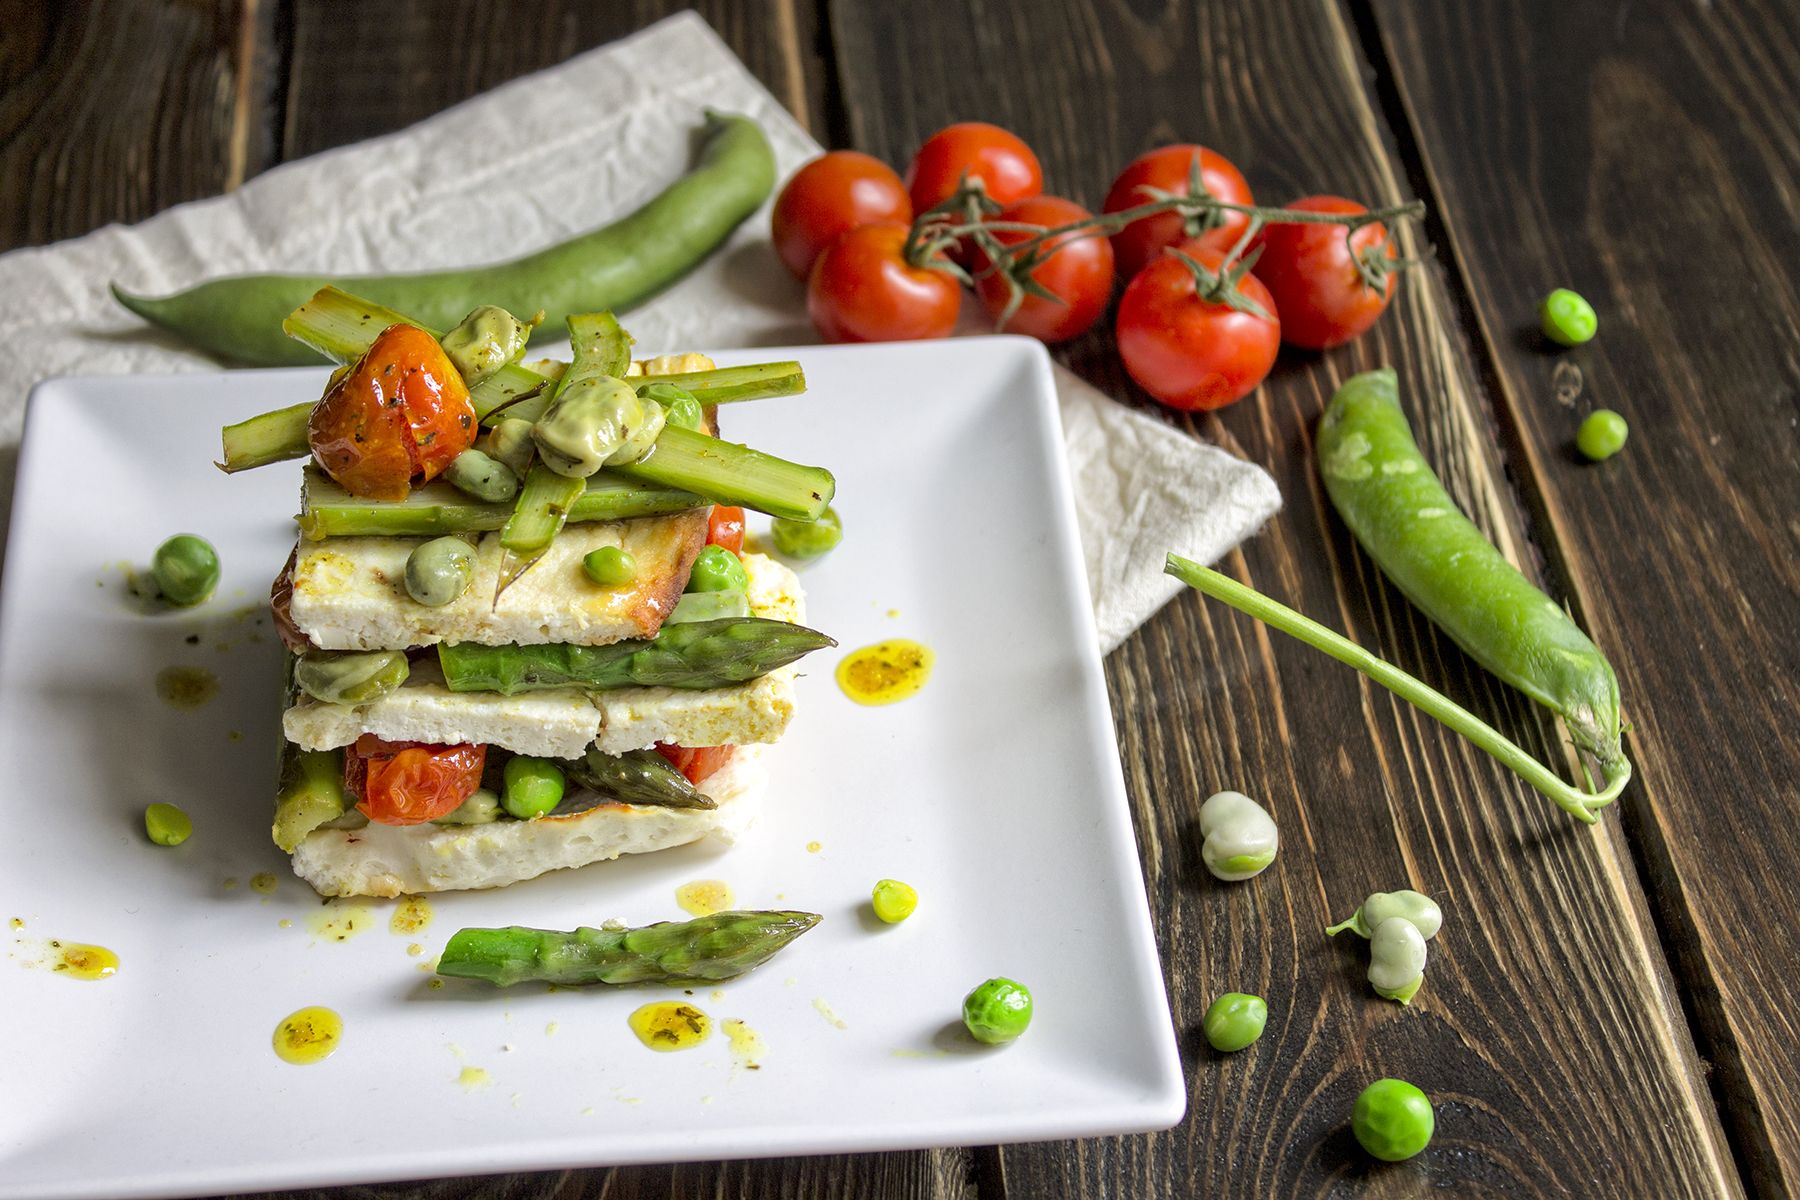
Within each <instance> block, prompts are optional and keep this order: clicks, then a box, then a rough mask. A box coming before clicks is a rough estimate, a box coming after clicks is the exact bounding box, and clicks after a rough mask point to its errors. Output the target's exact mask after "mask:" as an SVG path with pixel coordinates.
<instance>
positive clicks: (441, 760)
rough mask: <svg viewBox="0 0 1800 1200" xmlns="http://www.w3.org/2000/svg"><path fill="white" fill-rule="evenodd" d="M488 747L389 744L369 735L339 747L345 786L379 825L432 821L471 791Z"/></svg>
mask: <svg viewBox="0 0 1800 1200" xmlns="http://www.w3.org/2000/svg"><path fill="white" fill-rule="evenodd" d="M486 764H487V747H486V746H472V745H469V744H467V743H463V744H462V745H457V746H433V745H428V744H426V743H424V742H388V741H383V740H382V739H381V738H378V737H376V736H375V735H374V734H372V733H365V734H363V735H362V736H361V737H359V738H357V739H356V744H355V745H353V746H351V747H350V748H349V749H348V750H346V751H344V790H345V791H347V792H349V793H350V794H351V795H352V796H355V797H357V805H356V807H357V808H358V809H359V810H361V812H362V814H363V815H364V816H366V817H368V818H369V820H371V821H374V822H377V823H378V824H381V825H419V824H423V823H424V822H426V821H435V820H437V819H438V818H439V817H441V816H444V815H446V814H447V813H453V812H455V811H456V809H457V807H458V806H459V805H461V804H462V802H463V801H464V800H467V799H468V798H469V797H470V796H473V795H474V794H475V789H476V788H478V787H480V786H481V770H482V768H483V767H484V766H485V765H486Z"/></svg>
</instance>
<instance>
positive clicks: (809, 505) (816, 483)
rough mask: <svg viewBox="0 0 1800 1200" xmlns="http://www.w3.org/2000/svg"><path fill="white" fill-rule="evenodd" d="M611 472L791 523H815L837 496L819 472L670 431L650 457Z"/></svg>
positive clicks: (824, 474) (832, 484)
mask: <svg viewBox="0 0 1800 1200" xmlns="http://www.w3.org/2000/svg"><path fill="white" fill-rule="evenodd" d="M612 470H613V471H615V472H616V473H618V474H619V475H622V476H624V477H625V478H626V479H635V480H637V481H638V482H640V483H650V484H655V485H657V486H659V487H669V488H679V489H681V490H682V491H688V492H693V493H695V494H697V495H701V496H705V497H706V498H707V499H708V500H711V501H712V502H713V503H714V504H735V505H737V506H739V507H740V508H750V509H755V510H756V511H757V512H761V513H768V514H769V515H770V516H771V517H786V518H787V519H788V520H790V521H816V520H818V519H819V517H820V515H821V514H823V513H824V511H825V508H826V506H827V505H829V504H830V503H831V500H832V497H833V496H835V495H836V494H837V480H836V479H835V478H833V477H832V474H831V472H830V471H827V470H826V469H825V468H823V467H808V466H802V465H801V464H800V463H796V462H789V461H788V460H787V459H785V458H777V457H775V456H774V455H773V454H764V453H763V452H762V451H761V450H752V449H751V448H750V447H748V446H743V445H739V444H737V443H736V442H726V441H721V440H720V439H718V438H716V437H709V436H707V435H706V434H704V433H697V432H695V431H694V430H692V429H682V428H681V427H679V426H672V425H665V426H663V431H662V432H661V433H660V434H658V435H657V438H656V445H654V446H652V447H651V448H650V453H649V454H647V455H645V456H644V457H643V458H641V459H639V460H638V461H637V462H634V463H628V464H626V465H625V466H622V467H614V468H612Z"/></svg>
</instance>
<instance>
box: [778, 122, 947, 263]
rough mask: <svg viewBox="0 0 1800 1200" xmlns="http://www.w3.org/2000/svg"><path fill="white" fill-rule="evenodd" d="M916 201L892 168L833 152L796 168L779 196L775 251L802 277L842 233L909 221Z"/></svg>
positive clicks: (860, 156)
mask: <svg viewBox="0 0 1800 1200" xmlns="http://www.w3.org/2000/svg"><path fill="white" fill-rule="evenodd" d="M912 219H913V208H912V201H911V200H909V199H907V196H906V185H905V184H903V183H901V182H900V176H899V175H898V174H896V173H895V171H894V168H892V167H890V166H888V165H887V164H886V163H884V162H882V161H881V160H880V159H879V158H873V157H871V156H869V155H867V154H863V153H860V152H858V151H855V150H833V151H832V152H831V153H830V154H826V155H823V156H821V157H819V158H815V159H813V160H812V161H811V162H809V163H807V164H806V165H805V166H803V167H801V168H800V169H799V170H798V171H795V172H794V174H793V177H792V178H791V179H789V180H788V181H787V184H786V186H784V187H783V188H782V189H781V195H779V196H777V197H775V209H774V212H773V213H772V214H771V215H770V218H769V224H770V227H771V232H772V235H773V237H774V240H775V253H776V254H778V255H780V256H781V261H782V262H784V263H786V264H787V269H788V270H790V271H792V272H793V273H794V278H796V279H800V280H804V279H805V278H806V275H807V272H809V271H811V270H812V265H813V260H814V259H816V258H818V257H819V255H820V253H821V252H823V251H824V249H825V247H827V246H829V245H831V243H832V242H834V241H836V240H837V238H838V235H839V234H842V233H848V232H849V231H850V230H852V229H855V228H856V227H857V226H858V225H873V224H875V223H876V222H878V221H898V222H900V223H901V224H903V225H906V224H911V223H912Z"/></svg>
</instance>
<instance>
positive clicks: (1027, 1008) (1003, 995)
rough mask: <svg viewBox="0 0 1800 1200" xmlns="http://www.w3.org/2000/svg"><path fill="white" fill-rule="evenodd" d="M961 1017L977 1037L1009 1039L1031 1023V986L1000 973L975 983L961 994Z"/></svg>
mask: <svg viewBox="0 0 1800 1200" xmlns="http://www.w3.org/2000/svg"><path fill="white" fill-rule="evenodd" d="M962 1017H963V1024H964V1025H965V1026H967V1027H968V1030H969V1033H970V1035H971V1036H972V1037H974V1039H975V1040H976V1041H978V1042H986V1043H987V1044H988V1045H990V1046H997V1045H999V1044H1000V1043H1002V1042H1010V1041H1012V1040H1013V1039H1014V1038H1016V1037H1018V1036H1019V1035H1020V1034H1021V1033H1024V1032H1025V1028H1026V1026H1028V1025H1030V1024H1031V989H1029V988H1027V987H1026V986H1025V985H1024V984H1022V983H1019V982H1016V981H1015V980H1011V979H1005V978H1001V977H995V978H993V979H990V980H988V981H987V982H985V983H981V984H977V985H976V987H975V990H974V991H972V992H970V993H969V994H968V995H967V996H964V997H963V1008H962Z"/></svg>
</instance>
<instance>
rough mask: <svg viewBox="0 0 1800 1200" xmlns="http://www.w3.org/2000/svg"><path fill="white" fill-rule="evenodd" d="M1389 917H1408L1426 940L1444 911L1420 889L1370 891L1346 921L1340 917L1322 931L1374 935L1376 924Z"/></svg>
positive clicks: (1438, 926)
mask: <svg viewBox="0 0 1800 1200" xmlns="http://www.w3.org/2000/svg"><path fill="white" fill-rule="evenodd" d="M1389 917H1403V918H1405V919H1406V920H1408V921H1411V922H1412V923H1413V926H1414V927H1415V928H1416V929H1418V931H1419V935H1420V936H1421V937H1423V938H1424V939H1425V940H1426V941H1428V942H1429V941H1430V940H1431V939H1432V938H1434V937H1436V936H1437V932H1438V930H1439V929H1442V928H1443V926H1444V913H1443V910H1442V909H1440V908H1439V907H1438V906H1437V901H1435V900H1433V899H1432V898H1431V897H1430V896H1427V895H1424V894H1422V893H1420V892H1415V891H1412V890H1410V889H1403V890H1401V891H1398V892H1371V893H1370V894H1369V898H1368V899H1367V900H1364V901H1363V902H1362V907H1361V908H1359V909H1357V910H1356V911H1355V912H1354V913H1352V914H1351V915H1350V919H1349V920H1348V921H1340V922H1338V923H1337V924H1336V925H1333V926H1331V927H1330V928H1328V929H1326V930H1325V932H1326V933H1328V934H1330V935H1331V936H1332V937H1336V936H1337V935H1338V934H1340V933H1342V932H1343V931H1344V930H1346V929H1348V930H1349V931H1350V932H1352V933H1354V934H1356V935H1357V936H1358V937H1365V938H1366V937H1374V936H1375V927H1376V926H1377V925H1380V924H1381V923H1382V922H1383V921H1385V920H1387V919H1388V918H1389Z"/></svg>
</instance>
